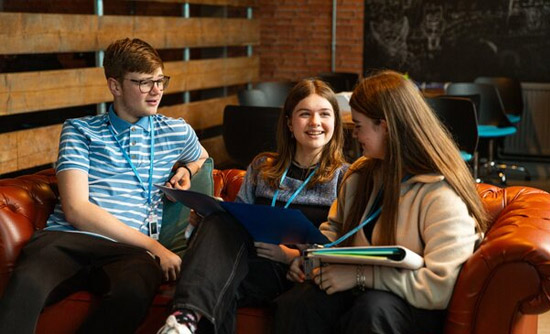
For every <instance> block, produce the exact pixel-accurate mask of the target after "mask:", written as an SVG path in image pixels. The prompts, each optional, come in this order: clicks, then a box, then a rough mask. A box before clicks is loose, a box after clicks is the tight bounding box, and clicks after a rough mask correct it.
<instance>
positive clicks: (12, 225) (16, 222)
mask: <svg viewBox="0 0 550 334" xmlns="http://www.w3.org/2000/svg"><path fill="white" fill-rule="evenodd" d="M56 191H57V183H56V178H55V174H54V171H53V169H50V170H46V171H42V172H40V173H37V174H31V175H24V176H21V177H17V178H12V179H3V180H0V295H1V294H2V292H3V291H4V288H5V286H6V284H7V282H8V279H9V277H10V275H11V272H12V270H13V267H14V264H15V261H16V259H17V257H18V256H19V252H20V251H21V248H22V247H23V246H24V245H25V243H27V241H28V240H29V239H30V237H31V236H32V234H33V233H34V231H35V230H37V229H40V228H43V227H44V225H45V222H46V219H47V218H48V216H49V215H50V213H51V212H52V211H53V208H54V206H55V203H56V202H57V193H56Z"/></svg>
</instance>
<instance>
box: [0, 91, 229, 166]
mask: <svg viewBox="0 0 550 334" xmlns="http://www.w3.org/2000/svg"><path fill="white" fill-rule="evenodd" d="M236 103H238V100H237V97H236V96H235V95H233V96H228V97H222V98H215V99H209V100H204V101H197V102H191V103H188V104H181V105H175V106H170V107H162V108H159V113H162V114H164V115H166V116H170V117H183V118H184V119H185V120H186V121H187V122H188V123H189V124H191V126H192V127H193V128H194V129H196V130H202V129H206V128H209V127H214V126H220V125H222V123H223V109H224V107H225V106H226V105H227V104H236ZM61 127H62V125H61V124H58V125H52V126H47V127H41V128H35V129H30V130H22V131H14V132H8V133H3V134H0V174H5V173H10V172H14V171H17V170H21V169H26V168H31V167H34V166H40V165H45V164H48V163H53V162H55V161H56V159H57V149H58V143H59V134H60V133H61ZM202 143H203V145H205V147H207V146H208V147H207V150H208V152H209V153H210V155H211V156H213V157H215V159H216V161H219V162H227V161H229V157H228V156H227V152H225V146H224V145H223V139H222V137H221V136H217V137H213V138H208V139H206V140H203V141H202Z"/></svg>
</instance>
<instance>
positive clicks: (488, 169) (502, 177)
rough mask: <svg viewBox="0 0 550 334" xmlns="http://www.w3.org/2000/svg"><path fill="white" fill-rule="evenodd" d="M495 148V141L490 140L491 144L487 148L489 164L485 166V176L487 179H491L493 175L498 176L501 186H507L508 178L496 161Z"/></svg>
mask: <svg viewBox="0 0 550 334" xmlns="http://www.w3.org/2000/svg"><path fill="white" fill-rule="evenodd" d="M494 147H495V140H494V139H489V144H488V147H487V162H486V163H485V164H484V165H483V167H484V170H485V176H486V177H487V178H490V176H491V175H494V174H496V176H497V178H498V179H499V181H500V182H499V184H500V185H501V186H506V182H507V178H506V174H505V173H504V170H502V169H501V168H499V167H498V166H497V164H496V162H495V161H494V156H495V155H494Z"/></svg>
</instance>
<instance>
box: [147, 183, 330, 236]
mask: <svg viewBox="0 0 550 334" xmlns="http://www.w3.org/2000/svg"><path fill="white" fill-rule="evenodd" d="M156 187H157V188H159V189H161V190H162V191H163V192H165V193H166V194H167V195H169V196H170V197H172V198H173V199H175V200H177V201H178V202H181V203H183V204H184V205H185V206H187V207H189V208H191V209H193V210H195V211H196V212H197V213H198V214H199V215H201V216H208V215H210V214H212V213H214V212H218V211H226V212H228V213H229V214H231V215H232V216H233V217H235V219H237V221H239V222H240V223H241V224H243V226H244V227H245V228H246V229H247V230H248V233H250V235H251V236H252V238H253V239H254V240H255V241H260V242H267V243H271V244H314V243H316V244H324V243H327V242H328V239H327V238H326V237H325V236H324V235H323V234H322V233H321V232H320V231H319V229H318V228H316V227H315V225H313V223H312V222H311V221H310V220H309V219H307V217H306V216H304V214H303V213H302V212H301V211H300V210H296V209H284V208H282V207H271V206H269V205H257V204H246V203H234V202H221V201H218V200H216V199H215V198H212V197H210V196H207V195H204V194H201V193H197V192H194V191H188V190H177V189H173V188H167V187H164V186H159V185H156Z"/></svg>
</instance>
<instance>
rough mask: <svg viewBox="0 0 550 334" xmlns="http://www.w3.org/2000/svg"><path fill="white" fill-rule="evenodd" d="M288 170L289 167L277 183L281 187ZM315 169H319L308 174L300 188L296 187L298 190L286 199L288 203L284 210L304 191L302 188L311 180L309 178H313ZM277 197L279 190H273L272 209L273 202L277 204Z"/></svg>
mask: <svg viewBox="0 0 550 334" xmlns="http://www.w3.org/2000/svg"><path fill="white" fill-rule="evenodd" d="M289 169H290V165H289V166H288V167H287V168H286V170H285V172H284V173H283V176H281V182H280V183H279V185H282V184H283V181H284V180H285V178H286V174H287V173H288V170H289ZM317 169H319V166H317V167H315V168H314V169H313V170H312V171H311V172H310V173H309V175H308V176H307V178H306V179H305V180H304V182H303V183H302V185H301V186H300V187H298V189H296V191H295V192H294V194H292V196H290V198H289V199H288V201H287V202H286V204H285V206H284V208H285V209H286V208H288V206H289V205H290V203H292V201H293V200H294V199H295V198H296V196H298V194H299V193H300V192H301V191H302V189H304V187H305V186H306V185H307V184H308V182H309V181H310V180H311V178H312V177H313V174H315V172H316V171H317ZM278 196H279V189H277V190H275V194H273V200H271V206H272V207H275V202H277V197H278Z"/></svg>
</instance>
